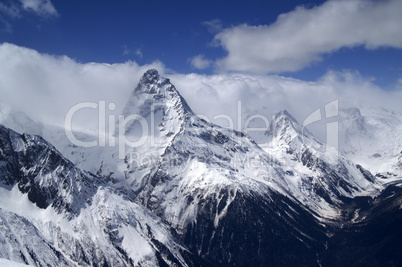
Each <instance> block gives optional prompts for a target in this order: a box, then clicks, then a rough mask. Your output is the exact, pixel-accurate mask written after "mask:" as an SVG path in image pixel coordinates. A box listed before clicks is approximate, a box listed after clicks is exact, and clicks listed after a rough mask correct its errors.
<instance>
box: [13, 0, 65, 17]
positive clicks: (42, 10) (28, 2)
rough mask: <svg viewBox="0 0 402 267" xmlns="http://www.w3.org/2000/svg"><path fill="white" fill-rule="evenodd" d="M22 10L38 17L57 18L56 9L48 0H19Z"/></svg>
mask: <svg viewBox="0 0 402 267" xmlns="http://www.w3.org/2000/svg"><path fill="white" fill-rule="evenodd" d="M20 2H21V4H22V8H23V9H25V10H31V11H33V12H35V13H36V14H38V15H39V16H58V15H59V13H58V12H57V10H56V8H55V7H54V6H53V4H52V2H50V0H20Z"/></svg>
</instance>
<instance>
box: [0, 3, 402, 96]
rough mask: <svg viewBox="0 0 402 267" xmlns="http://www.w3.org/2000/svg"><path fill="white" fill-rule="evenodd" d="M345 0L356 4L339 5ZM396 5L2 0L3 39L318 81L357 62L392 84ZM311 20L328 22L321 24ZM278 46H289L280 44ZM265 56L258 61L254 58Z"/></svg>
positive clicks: (396, 68)
mask: <svg viewBox="0 0 402 267" xmlns="http://www.w3.org/2000/svg"><path fill="white" fill-rule="evenodd" d="M30 1H31V2H30ZM342 2H344V3H352V2H355V3H356V4H352V5H350V6H347V4H345V5H344V6H345V7H342V5H343V4H342ZM340 3H341V4H340ZM390 3H391V4H390ZM392 3H393V4H392ZM359 5H360V6H363V8H360V7H359ZM342 8H346V9H345V10H349V11H350V14H346V15H345V19H343V18H342V16H343V14H344V13H347V12H349V11H347V12H345V11H342V10H341V11H339V10H340V9H342ZM398 9H399V10H398ZM392 10H395V14H401V12H402V10H401V5H400V4H398V1H331V2H325V1H312V0H309V1H290V0H284V1H264V0H258V1H256V0H253V1H250V0H249V1H242V0H232V1H226V0H225V1H224V0H218V1H216V0H215V1H144V0H140V1H135V0H131V1H130V0H124V1H120V0H119V1H78V0H69V1H62V0H53V1H51V2H50V1H49V0H20V1H16V0H13V1H11V0H2V2H0V42H9V43H13V44H16V45H18V46H24V47H28V48H32V49H34V50H37V51H38V52H40V53H47V54H51V55H60V56H61V55H67V56H68V57H70V58H72V59H74V60H76V61H77V62H81V63H87V62H105V63H119V62H126V61H128V60H132V61H136V62H137V63H138V64H140V65H141V64H148V63H151V62H153V61H156V60H158V61H161V62H162V63H163V64H164V65H165V66H166V68H168V69H170V70H172V71H173V72H176V73H183V74H186V73H190V72H196V73H200V74H202V73H205V74H212V73H222V72H239V71H240V72H246V73H262V74H279V75H284V76H288V77H294V78H297V79H301V80H307V81H309V80H312V81H315V80H317V79H319V78H320V77H321V76H323V75H324V74H325V73H326V72H328V71H329V70H336V71H342V70H348V71H357V72H359V73H360V74H361V75H362V76H363V77H366V78H372V80H373V82H374V83H376V84H378V85H380V86H381V87H382V88H384V89H394V88H396V87H398V86H400V84H401V83H402V66H401V62H402V50H401V48H402V40H401V38H402V37H400V36H402V34H401V32H402V30H401V29H400V28H402V26H399V29H398V28H397V29H391V30H390V32H387V31H386V28H392V26H389V25H391V24H392V22H393V20H395V24H397V23H399V21H397V20H398V18H397V16H396V15H395V18H393V17H392V16H393V13H392ZM331 12H332V13H333V12H335V13H336V12H339V14H340V15H341V16H339V15H338V16H336V14H335V17H331V16H330V15H328V14H330V13H331ZM278 16H281V17H283V18H282V21H281V22H280V21H279V20H278ZM326 16H327V17H328V20H327V21H326ZM320 17H322V18H320ZM356 17H357V18H359V19H355V18H356ZM297 20H300V21H299V22H298V21H297ZM331 20H332V21H331ZM323 21H324V22H323ZM342 21H345V23H344V24H342V23H341V22H342ZM326 22H328V25H327V26H325V23H326ZM314 23H315V24H316V25H324V26H323V28H322V29H318V30H317V32H314V29H311V24H314ZM339 23H341V24H340V25H337V24H339ZM371 23H372V24H371ZM292 25H293V26H292ZM334 25H335V26H337V27H338V28H336V27H335V28H336V29H335V30H333V29H332V28H334V27H333V26H334ZM375 25H379V26H378V27H377V28H376V26H375ZM397 25H398V24H397ZM399 25H402V24H399ZM298 27H300V31H299V29H298ZM325 27H327V28H325ZM364 28H366V29H364ZM383 29H385V30H384V32H385V33H384V34H383V35H381V34H380V33H381V32H383ZM253 31H254V32H255V33H254V34H253V33H252V32H253ZM278 31H282V32H283V33H284V35H286V34H288V36H281V35H280V34H278ZM331 31H333V32H331ZM364 31H366V32H367V33H366V34H365V35H364V34H363V35H362V37H359V38H355V39H353V38H352V37H353V35H354V34H355V33H356V35H358V34H359V32H363V33H364ZM370 31H372V32H373V33H378V34H377V35H375V36H371V35H372V34H371V33H370ZM287 32H289V33H287ZM322 32H324V33H328V36H325V34H322ZM348 32H349V33H348ZM354 32H355V33H354ZM299 33H300V36H296V35H297V34H299ZM398 33H399V35H400V36H398ZM236 34H237V35H238V36H237V37H236ZM309 34H311V35H312V37H308V36H307V37H303V36H306V35H309ZM314 34H315V35H314ZM348 34H349V35H348ZM387 34H388V35H387ZM350 35H352V37H350ZM384 35H386V36H384ZM294 36H296V37H294ZM314 36H322V37H320V38H321V39H320V40H315V37H314ZM334 36H335V38H334ZM303 38H304V39H303ZM326 38H327V40H326ZM352 39H353V40H352ZM310 40H311V43H309V42H310ZM338 40H340V41H339V43H338ZM377 40H385V41H383V42H382V43H381V42H379V43H378V42H377ZM293 43H294V46H293V47H292V45H290V46H289V45H288V44H293ZM335 43H336V45H331V44H335ZM271 44H272V45H271ZM327 44H328V46H327V47H326V45H327ZM278 47H279V48H278ZM281 47H284V49H288V51H280V50H276V49H277V48H278V49H281ZM297 50H300V53H292V51H297ZM245 51H248V52H247V53H244V52H245ZM271 51H272V52H271ZM270 53H271V54H270ZM243 54H245V55H244V56H243ZM272 54H278V57H275V58H273V57H272ZM287 54H289V57H287ZM229 55H230V56H229ZM305 55H308V56H307V58H305ZM260 58H263V60H261V64H258V65H257V64H254V62H257V61H259V60H260ZM222 59H223V60H222Z"/></svg>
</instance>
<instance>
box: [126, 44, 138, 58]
mask: <svg viewBox="0 0 402 267" xmlns="http://www.w3.org/2000/svg"><path fill="white" fill-rule="evenodd" d="M123 55H124V56H127V55H134V56H137V57H138V58H140V59H141V58H142V56H143V55H142V51H141V49H139V48H137V49H135V50H134V51H133V50H130V49H129V48H128V47H127V45H123Z"/></svg>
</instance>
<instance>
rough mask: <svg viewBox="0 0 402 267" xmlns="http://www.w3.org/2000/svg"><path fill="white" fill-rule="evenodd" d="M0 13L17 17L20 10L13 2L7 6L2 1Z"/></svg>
mask: <svg viewBox="0 0 402 267" xmlns="http://www.w3.org/2000/svg"><path fill="white" fill-rule="evenodd" d="M0 13H2V14H5V15H7V16H9V17H11V18H18V17H19V16H20V10H19V8H18V7H17V6H16V5H14V4H11V5H10V6H7V5H5V4H3V3H0Z"/></svg>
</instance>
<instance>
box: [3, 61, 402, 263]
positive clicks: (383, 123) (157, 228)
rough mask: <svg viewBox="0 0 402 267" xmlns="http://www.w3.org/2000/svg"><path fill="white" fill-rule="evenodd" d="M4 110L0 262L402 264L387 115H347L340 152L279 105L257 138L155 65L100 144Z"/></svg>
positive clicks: (395, 139)
mask: <svg viewBox="0 0 402 267" xmlns="http://www.w3.org/2000/svg"><path fill="white" fill-rule="evenodd" d="M0 115H1V116H0V123H1V125H0V190H1V193H0V229H1V231H0V240H1V242H0V258H3V259H7V260H11V261H14V262H19V263H25V264H30V265H33V266H49V265H50V266H77V265H83V266H296V265H297V266H356V265H364V266H398V265H401V264H402V242H400V240H401V238H402V230H401V228H400V227H399V226H400V225H401V222H402V210H401V209H402V116H401V115H400V114H396V113H394V112H392V111H390V110H387V109H384V108H375V109H373V108H366V107H353V108H348V109H340V110H339V114H338V123H339V129H340V130H339V138H340V144H341V145H340V147H339V149H338V150H337V149H335V148H332V147H329V146H326V145H325V143H324V142H323V141H321V140H319V139H318V138H316V137H315V136H314V134H313V133H311V132H309V131H308V130H306V128H304V127H303V124H299V123H298V122H297V121H296V119H294V118H293V117H292V115H291V114H289V112H287V111H286V110H282V111H280V112H278V113H277V114H276V115H275V116H274V117H273V119H272V120H271V122H270V125H269V129H268V130H267V131H265V132H264V133H263V136H264V140H270V141H269V143H261V142H260V140H257V139H253V138H252V137H250V136H249V135H248V134H246V133H244V132H241V131H236V130H234V129H230V128H223V127H221V126H218V125H215V124H213V123H211V122H209V121H208V120H206V119H203V118H201V117H198V116H197V115H196V114H195V113H194V112H193V111H192V110H191V108H190V106H189V105H188V103H187V102H186V101H185V99H184V98H183V97H182V96H181V95H180V93H179V91H178V90H177V89H176V88H175V87H174V85H172V84H171V82H170V80H169V79H166V78H163V77H162V76H160V75H159V73H158V72H157V71H156V70H153V69H152V70H148V71H147V72H146V73H145V74H144V75H143V76H142V78H141V79H140V81H139V83H138V85H137V87H136V88H135V89H134V90H133V92H132V95H131V96H130V98H129V99H128V101H127V104H126V106H125V108H124V110H123V112H122V116H120V117H119V121H118V123H117V124H118V126H116V127H113V129H112V128H111V127H109V130H110V131H111V132H112V134H110V135H109V136H108V138H105V139H106V141H105V145H99V143H98V145H96V146H93V147H82V146H78V145H76V144H74V143H72V142H71V140H69V138H67V136H66V134H65V129H64V128H58V127H56V126H48V125H43V124H41V123H36V122H34V121H33V120H32V119H30V118H29V116H27V115H26V114H23V113H21V112H18V111H14V110H12V108H10V107H8V106H6V105H1V106H0ZM109 119H110V118H109ZM109 122H110V121H109ZM117 124H116V125H117ZM144 133H145V134H144ZM74 136H75V137H76V138H77V139H79V140H81V141H83V142H87V143H89V142H90V141H93V140H94V139H93V136H91V135H88V134H86V133H79V132H74Z"/></svg>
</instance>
